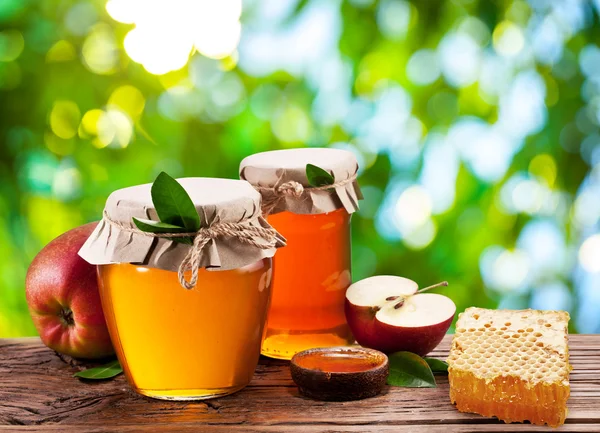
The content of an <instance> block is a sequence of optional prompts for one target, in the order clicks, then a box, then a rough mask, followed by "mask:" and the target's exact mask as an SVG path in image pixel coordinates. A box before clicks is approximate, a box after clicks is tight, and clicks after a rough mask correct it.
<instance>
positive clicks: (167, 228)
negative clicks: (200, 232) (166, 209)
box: [133, 217, 193, 245]
mask: <svg viewBox="0 0 600 433" xmlns="http://www.w3.org/2000/svg"><path fill="white" fill-rule="evenodd" d="M133 223H134V224H135V225H136V227H137V228H138V229H140V230H141V231H143V232H149V233H187V231H188V230H187V229H185V228H184V227H179V226H176V225H173V224H167V223H163V222H161V221H153V220H144V219H139V218H135V217H133ZM170 239H171V240H173V241H175V242H180V243H183V244H188V245H192V243H193V240H192V238H189V237H184V238H170Z"/></svg>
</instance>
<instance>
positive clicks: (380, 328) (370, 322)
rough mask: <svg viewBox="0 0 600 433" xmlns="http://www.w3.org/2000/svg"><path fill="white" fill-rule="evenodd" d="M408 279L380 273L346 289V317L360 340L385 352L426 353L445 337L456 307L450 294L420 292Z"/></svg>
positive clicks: (357, 339)
mask: <svg viewBox="0 0 600 433" xmlns="http://www.w3.org/2000/svg"><path fill="white" fill-rule="evenodd" d="M417 290H418V286H417V283H415V282H414V281H412V280H409V279H407V278H402V277H394V276H377V277H371V278H367V279H365V280H362V281H359V282H357V283H355V284H353V285H352V286H350V287H349V288H348V291H347V292H346V305H345V311H346V320H347V322H348V325H349V326H350V329H351V330H352V333H353V334H354V337H355V338H356V341H357V342H358V343H359V344H360V345H361V346H364V347H370V348H372V349H377V350H380V351H382V352H385V353H393V352H399V351H409V352H413V353H416V354H418V355H421V356H422V355H425V354H427V353H429V352H430V351H432V350H433V349H434V348H435V347H436V346H437V345H438V344H439V343H440V341H441V340H442V338H443V337H444V335H445V334H446V331H447V330H448V328H449V327H450V324H451V323H452V320H453V319H454V314H455V312H456V306H455V305H454V302H452V300H451V299H450V298H448V297H446V296H443V295H438V294H434V293H416V292H417Z"/></svg>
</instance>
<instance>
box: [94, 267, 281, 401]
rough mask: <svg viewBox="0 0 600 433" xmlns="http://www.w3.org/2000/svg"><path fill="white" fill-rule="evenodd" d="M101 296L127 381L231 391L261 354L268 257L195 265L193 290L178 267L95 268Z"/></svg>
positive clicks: (207, 392)
mask: <svg viewBox="0 0 600 433" xmlns="http://www.w3.org/2000/svg"><path fill="white" fill-rule="evenodd" d="M98 268H99V271H98V274H99V282H100V294H101V298H102V306H103V308H104V312H105V315H106V320H107V322H108V327H109V331H110V334H111V339H112V341H113V343H114V345H115V349H116V352H117V356H118V358H119V360H120V362H121V364H122V365H123V368H124V371H125V374H126V376H127V379H128V381H129V382H130V384H131V385H132V387H133V388H134V389H135V390H136V391H137V392H139V393H141V394H144V395H147V396H150V397H155V398H163V399H174V400H187V399H203V398H210V397H216V396H219V395H225V394H230V393H232V392H235V391H237V390H239V389H241V388H243V387H244V386H246V385H247V384H248V383H249V382H250V380H251V378H252V375H253V373H254V369H255V368H256V364H257V362H258V357H259V352H260V341H261V334H262V331H263V323H264V320H265V315H266V312H267V308H268V303H269V295H270V279H271V259H264V260H263V261H260V262H258V263H255V264H254V265H250V266H246V267H244V268H240V269H236V270H230V271H207V270H205V269H201V270H200V272H199V276H198V284H197V286H196V287H195V288H194V289H192V290H186V289H184V288H183V287H181V286H180V285H179V282H178V279H177V273H176V272H169V271H163V270H158V269H152V268H147V267H143V266H135V265H131V264H114V265H104V266H99V267H98Z"/></svg>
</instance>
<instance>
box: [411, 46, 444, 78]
mask: <svg viewBox="0 0 600 433" xmlns="http://www.w3.org/2000/svg"><path fill="white" fill-rule="evenodd" d="M406 74H407V76H408V79H409V80H410V81H412V82H413V83H415V84H420V85H427V84H431V83H433V82H435V81H436V80H437V79H438V78H439V76H440V67H439V64H438V60H437V54H436V52H435V51H433V50H428V49H423V50H419V51H417V52H415V53H414V54H413V55H412V56H411V57H410V59H409V60H408V64H407V65H406Z"/></svg>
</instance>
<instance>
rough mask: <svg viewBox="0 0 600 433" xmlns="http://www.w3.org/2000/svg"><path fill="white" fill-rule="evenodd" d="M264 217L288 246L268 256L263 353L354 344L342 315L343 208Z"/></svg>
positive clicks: (347, 279)
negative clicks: (270, 274) (270, 266)
mask: <svg viewBox="0 0 600 433" xmlns="http://www.w3.org/2000/svg"><path fill="white" fill-rule="evenodd" d="M267 220H268V222H269V223H270V224H271V225H272V226H273V228H275V229H276V230H277V231H278V232H279V233H281V234H282V235H283V236H284V237H285V238H286V239H287V246H286V247H285V248H282V249H280V250H279V251H278V252H277V254H276V255H275V257H274V258H273V269H274V273H273V275H274V276H273V295H272V301H271V307H270V309H269V314H268V316H267V324H266V327H265V332H264V340H263V344H262V353H263V355H267V356H270V357H272V358H281V359H291V357H292V356H293V355H294V354H296V353H297V352H300V351H303V350H306V349H310V348H314V347H330V346H343V345H347V344H351V343H353V342H354V338H353V337H352V333H351V332H350V328H349V327H348V325H347V324H346V319H345V315H344V299H345V294H346V289H347V288H348V287H349V286H350V283H351V273H350V269H351V268H350V265H351V264H350V260H351V251H350V215H349V214H348V212H347V211H346V210H345V209H338V210H335V211H333V212H330V213H325V214H312V215H299V214H294V213H291V212H281V213H277V214H274V215H270V216H269V217H268V218H267Z"/></svg>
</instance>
